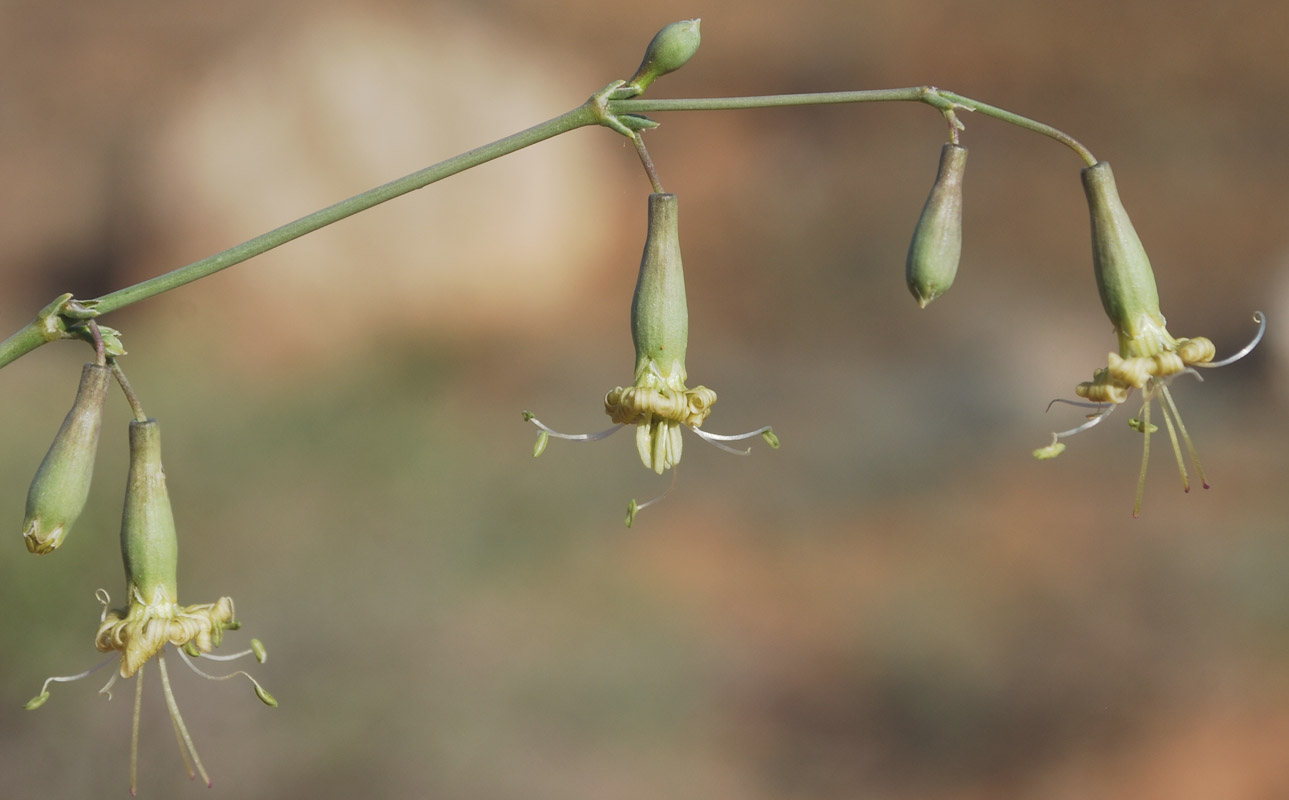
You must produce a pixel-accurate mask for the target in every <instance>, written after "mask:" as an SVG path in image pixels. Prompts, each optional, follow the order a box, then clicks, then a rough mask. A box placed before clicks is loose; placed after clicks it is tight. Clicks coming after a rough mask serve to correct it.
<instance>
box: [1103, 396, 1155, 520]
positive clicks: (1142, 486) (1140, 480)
mask: <svg viewBox="0 0 1289 800" xmlns="http://www.w3.org/2000/svg"><path fill="white" fill-rule="evenodd" d="M1107 413H1108V412H1107ZM1141 436H1142V439H1143V440H1144V444H1142V446H1141V475H1140V476H1138V477H1137V500H1136V502H1134V503H1133V505H1132V516H1133V518H1134V519H1135V518H1136V517H1139V516H1141V495H1142V493H1144V492H1145V490H1146V465H1147V464H1148V463H1149V462H1150V400H1149V398H1147V400H1146V402H1145V404H1144V405H1143V406H1142V410H1141Z"/></svg>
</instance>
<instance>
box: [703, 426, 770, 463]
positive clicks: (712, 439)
mask: <svg viewBox="0 0 1289 800" xmlns="http://www.w3.org/2000/svg"><path fill="white" fill-rule="evenodd" d="M690 430H691V431H693V432H694V433H696V434H697V435H698V437H699V438H700V439H703V440H704V441H706V442H707V443H708V444H710V445H712V446H713V447H717V448H720V449H721V450H724V451H725V452H727V453H733V454H734V455H736V456H745V455H748V454H749V453H751V452H752V448H750V447H749V448H748V449H746V450H739V449H738V448H736V447H730V446H729V445H725V444H721V442H737V441H739V440H741V439H751V438H752V437H753V436H761V435H763V434H764V433H765V432H766V431H768V430H770V426H769V425H766V426H765V427H764V428H757V429H756V430H754V431H748V432H747V433H737V434H734V435H732V436H731V435H726V434H720V433H708V432H707V431H705V430H703V429H702V428H690Z"/></svg>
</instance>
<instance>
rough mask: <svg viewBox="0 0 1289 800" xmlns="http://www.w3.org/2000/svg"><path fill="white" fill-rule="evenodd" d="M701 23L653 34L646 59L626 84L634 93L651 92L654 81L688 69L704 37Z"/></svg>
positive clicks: (691, 21)
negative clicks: (647, 90)
mask: <svg viewBox="0 0 1289 800" xmlns="http://www.w3.org/2000/svg"><path fill="white" fill-rule="evenodd" d="M701 22H702V20H698V19H687V20H683V21H681V22H673V23H671V24H670V25H667V26H666V27H664V28H663V29H662V30H660V31H658V33H657V34H655V35H654V37H653V40H652V41H650V42H649V46H648V47H647V48H645V54H644V60H643V61H641V62H640V66H639V68H637V69H636V74H635V75H632V76H631V80H629V81H627V85H628V86H629V87H630V88H631V89H632V90H633V92H634V93H635V94H640V93H641V92H643V91H644V90H645V89H648V88H649V84H651V83H653V82H654V79H656V78H658V77H661V76H663V75H666V74H667V73H668V72H675V71H676V70H678V69H680V68H681V67H683V66H685V62H687V61H689V59H691V58H693V57H694V53H697V52H698V45H699V44H701V43H702V38H703V37H702V34H701V33H700V32H699V23H701Z"/></svg>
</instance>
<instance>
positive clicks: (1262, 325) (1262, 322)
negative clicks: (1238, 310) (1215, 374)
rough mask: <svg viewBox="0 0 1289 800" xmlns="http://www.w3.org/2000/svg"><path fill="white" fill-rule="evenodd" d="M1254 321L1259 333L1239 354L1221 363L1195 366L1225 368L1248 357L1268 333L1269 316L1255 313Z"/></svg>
mask: <svg viewBox="0 0 1289 800" xmlns="http://www.w3.org/2000/svg"><path fill="white" fill-rule="evenodd" d="M1253 321H1254V322H1256V323H1258V332H1257V333H1255V334H1254V335H1253V339H1252V341H1250V342H1249V343H1248V344H1246V345H1245V346H1244V347H1241V348H1240V349H1239V351H1238V352H1236V354H1235V355H1233V356H1228V357H1227V358H1224V359H1222V360H1221V361H1214V362H1212V363H1209V364H1195V366H1197V367H1225V366H1227V365H1230V364H1234V363H1235V362H1237V361H1239V360H1240V359H1242V358H1244V357H1245V356H1247V355H1248V354H1249V353H1252V352H1253V348H1255V347H1257V346H1258V343H1259V342H1261V341H1262V337H1263V336H1264V335H1265V334H1266V332H1267V316H1266V314H1263V313H1262V312H1261V311H1254V312H1253Z"/></svg>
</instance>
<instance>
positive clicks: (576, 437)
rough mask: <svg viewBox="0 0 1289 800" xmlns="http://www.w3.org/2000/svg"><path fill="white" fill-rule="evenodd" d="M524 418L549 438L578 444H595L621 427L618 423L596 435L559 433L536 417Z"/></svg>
mask: <svg viewBox="0 0 1289 800" xmlns="http://www.w3.org/2000/svg"><path fill="white" fill-rule="evenodd" d="M525 417H527V419H528V421H529V422H531V423H533V424H534V425H536V426H537V427H538V428H540V429H541V430H543V431H545V432H546V433H548V434H550V435H551V436H554V437H555V438H556V439H572V440H573V441H578V442H595V441H599V440H600V439H607V438H609V437H610V436H612V435H613V434H615V433H617V432H618V429H619V428H621V427H622V423H618V424H617V425H614V426H613V427H612V428H608V429H606V430H602V431H599V432H597V433H560V432H559V431H557V430H554V429H552V428H548V427H547V426H546V425H545V424H544V423H542V421H541V420H539V419H537V417H532V416H528V415H527V414H525Z"/></svg>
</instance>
